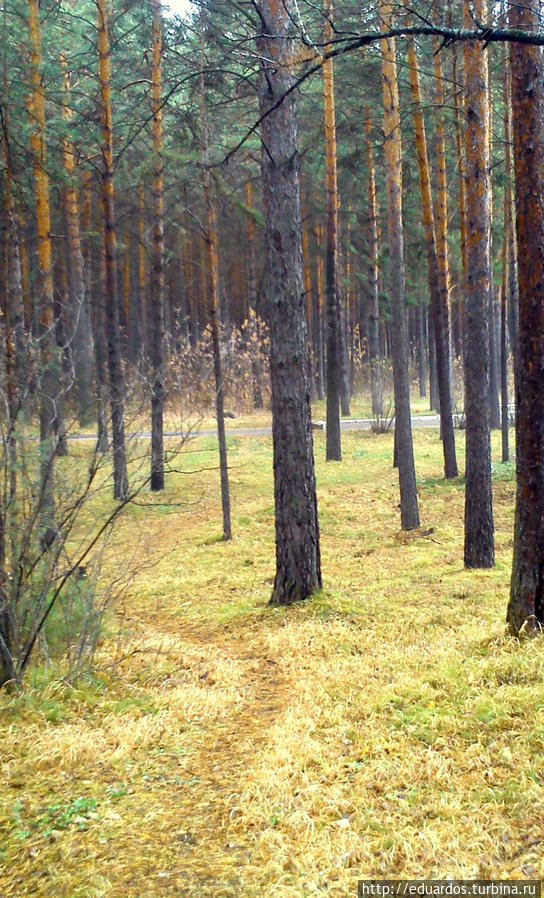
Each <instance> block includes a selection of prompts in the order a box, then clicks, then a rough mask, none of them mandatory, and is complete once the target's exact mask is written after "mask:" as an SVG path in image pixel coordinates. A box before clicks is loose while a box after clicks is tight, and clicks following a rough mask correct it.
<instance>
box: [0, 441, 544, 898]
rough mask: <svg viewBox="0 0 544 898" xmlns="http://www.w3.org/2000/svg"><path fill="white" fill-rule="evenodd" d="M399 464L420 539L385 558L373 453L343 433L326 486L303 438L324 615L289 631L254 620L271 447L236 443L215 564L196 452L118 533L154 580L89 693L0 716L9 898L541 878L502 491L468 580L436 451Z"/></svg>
mask: <svg viewBox="0 0 544 898" xmlns="http://www.w3.org/2000/svg"><path fill="white" fill-rule="evenodd" d="M415 439H416V456H417V469H418V477H419V483H420V487H419V489H420V500H421V512H422V520H423V524H422V529H421V531H419V532H417V533H415V534H403V533H399V529H398V528H399V514H398V509H397V503H398V498H397V483H396V473H395V472H393V471H392V469H391V467H390V458H391V451H392V437H391V436H390V435H386V436H381V437H376V436H372V435H371V434H369V433H350V434H345V435H344V458H345V461H344V462H343V464H341V465H338V464H327V465H326V464H325V463H324V461H323V460H322V459H323V454H324V453H323V436H322V434H319V433H318V434H317V436H316V456H317V462H318V483H319V497H320V511H321V527H322V551H323V570H324V592H323V593H322V594H321V595H320V596H317V597H315V598H314V599H313V600H312V601H310V602H307V603H304V604H303V605H300V606H298V607H294V608H290V609H271V608H269V607H267V604H266V602H267V599H268V596H269V593H270V589H271V578H272V577H273V557H274V556H273V508H272V501H273V500H272V478H271V458H272V453H271V443H270V440H269V439H268V438H259V439H255V438H244V437H232V438H231V447H230V463H231V466H232V475H231V478H232V491H233V526H234V532H235V538H234V540H233V541H232V543H231V544H225V543H223V542H220V541H217V537H218V536H219V534H220V530H221V525H220V515H219V507H218V501H217V498H218V483H217V475H216V474H215V473H210V471H209V470H207V469H208V468H211V467H213V465H214V464H215V455H214V452H215V450H214V441H213V440H209V439H202V440H200V441H198V443H194V444H191V445H190V447H189V449H190V451H187V453H186V455H185V457H184V458H183V467H184V469H185V470H186V471H193V472H194V473H192V474H189V473H186V474H177V475H175V476H172V477H170V479H169V483H168V489H167V493H166V496H165V497H162V498H159V499H153V500H152V501H153V508H147V509H144V508H134V509H132V510H131V511H130V512H129V515H128V517H127V518H126V519H125V521H124V523H123V525H122V527H121V530H120V532H119V534H118V537H117V539H118V546H119V547H121V549H122V550H123V552H125V551H126V550H127V549H128V547H129V546H131V545H133V544H134V537H135V533H136V532H137V531H138V530H141V531H145V543H144V544H143V545H145V554H146V561H147V562H148V564H146V566H144V568H143V570H142V571H141V573H140V574H139V576H138V577H137V578H136V579H135V580H134V582H133V583H132V585H131V587H130V590H129V592H128V593H127V594H126V595H125V597H124V601H123V603H122V606H119V608H118V609H117V615H116V624H117V627H116V628H114V626H113V622H112V623H111V625H110V630H109V633H108V635H107V637H106V638H105V639H104V641H103V643H102V644H101V646H100V649H99V657H98V666H99V669H100V670H99V673H98V676H97V678H96V679H95V680H94V681H92V682H90V683H86V684H79V685H76V687H68V686H66V685H63V684H62V683H58V682H57V683H55V682H52V683H50V685H49V686H48V687H46V688H45V689H44V688H43V687H42V688H41V690H39V691H38V690H37V689H33V688H32V684H31V683H30V684H29V686H28V687H27V689H26V690H25V691H24V693H22V694H21V695H15V696H12V697H9V696H3V697H2V699H1V701H2V711H3V714H2V734H1V735H2V760H1V764H2V766H1V772H2V779H3V784H4V785H3V788H2V792H1V808H0V821H1V825H2V829H3V832H4V836H3V839H2V845H1V848H0V852H1V853H0V858H1V860H2V873H1V887H0V894H1V895H2V896H3V898H4V896H5V898H15V896H17V898H27V896H31V895H32V896H53V895H54V896H58V898H78V896H82V898H83V896H84V898H102V896H104V898H106V896H107V898H121V896H123V898H162V896H191V898H193V896H194V898H197V896H216V898H219V896H241V898H254V896H257V895H258V896H270V898H272V896H282V898H290V896H293V898H300V896H314V895H316V896H317V895H328V896H329V895H330V896H338V898H340V896H349V895H355V894H356V881H357V878H358V877H369V876H373V877H401V878H404V877H420V876H426V877H435V878H441V877H447V876H452V877H477V876H480V877H514V876H516V877H521V878H523V877H528V878H538V877H541V876H542V874H543V872H544V862H543V847H544V793H543V788H542V786H543V777H544V771H543V769H542V762H543V757H544V693H543V691H542V675H543V668H544V662H543V655H542V645H541V643H540V641H538V640H537V641H534V642H528V643H526V644H521V645H520V644H518V643H517V642H515V641H513V640H510V639H508V638H507V637H506V636H505V635H504V615H505V609H506V601H507V595H508V581H509V567H510V553H511V532H512V512H513V494H514V485H513V482H512V475H511V470H510V469H509V468H505V467H503V466H500V465H497V468H496V482H495V503H496V504H495V513H496V524H497V566H496V568H495V569H494V570H493V571H489V572H466V571H464V570H463V567H462V513H463V492H462V486H461V484H460V483H453V484H445V483H444V482H443V481H442V480H441V479H440V477H441V457H440V448H439V444H438V440H437V436H436V433H429V432H422V431H417V432H416V435H415ZM461 442H462V440H461V439H460V440H459V443H461ZM494 455H495V457H498V449H497V445H495V450H494ZM198 471H201V473H198ZM169 503H170V504H169Z"/></svg>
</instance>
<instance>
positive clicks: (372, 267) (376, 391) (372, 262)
mask: <svg viewBox="0 0 544 898" xmlns="http://www.w3.org/2000/svg"><path fill="white" fill-rule="evenodd" d="M365 136H366V160H367V169H368V187H367V196H368V241H369V272H368V286H369V293H370V302H369V305H368V359H369V364H370V391H371V395H372V414H373V415H374V416H376V417H378V418H381V417H382V416H383V366H382V361H381V358H380V302H379V297H380V269H379V262H378V259H379V247H378V205H377V201H376V174H375V171H374V153H373V149H372V118H371V111H370V106H366V107H365Z"/></svg>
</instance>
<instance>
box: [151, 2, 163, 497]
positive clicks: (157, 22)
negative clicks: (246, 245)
mask: <svg viewBox="0 0 544 898" xmlns="http://www.w3.org/2000/svg"><path fill="white" fill-rule="evenodd" d="M152 3H153V66H152V76H151V80H152V108H153V263H152V267H151V322H150V324H151V482H150V486H151V489H152V490H153V491H159V490H162V489H164V440H163V414H164V399H165V395H166V388H165V382H164V378H165V370H164V199H163V159H162V152H163V134H162V87H161V84H162V6H161V0H152Z"/></svg>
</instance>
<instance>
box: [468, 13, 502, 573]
mask: <svg viewBox="0 0 544 898" xmlns="http://www.w3.org/2000/svg"><path fill="white" fill-rule="evenodd" d="M486 6H487V4H486V0H474V2H472V3H470V2H469V0H465V4H464V23H465V26H466V27H467V28H468V27H470V26H471V24H472V22H473V16H475V17H476V19H477V20H478V21H480V22H483V21H486V19H487V8H486ZM488 80H489V76H488V59H487V50H486V48H485V47H484V46H483V45H482V44H481V43H480V42H476V41H474V42H467V43H466V44H465V83H466V97H465V175H466V207H467V208H466V211H467V219H466V220H467V232H466V252H467V285H466V301H465V341H464V342H465V418H466V489H465V566H466V567H468V568H488V567H492V566H493V564H494V560H495V553H494V540H493V500H492V493H491V445H490V435H489V299H490V296H489V294H490V288H491V259H490V227H491V204H490V199H491V190H490V178H489V109H488V95H489V91H488Z"/></svg>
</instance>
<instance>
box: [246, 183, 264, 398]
mask: <svg viewBox="0 0 544 898" xmlns="http://www.w3.org/2000/svg"><path fill="white" fill-rule="evenodd" d="M245 199H246V206H247V208H248V210H252V209H253V190H252V186H251V181H246V186H245ZM247 304H248V327H249V341H250V352H251V374H252V378H253V408H255V409H261V408H263V406H264V403H263V391H262V379H263V372H262V365H261V352H260V346H259V335H258V333H257V276H256V272H255V224H254V222H253V218H252V215H251V213H249V214H248V217H247Z"/></svg>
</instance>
